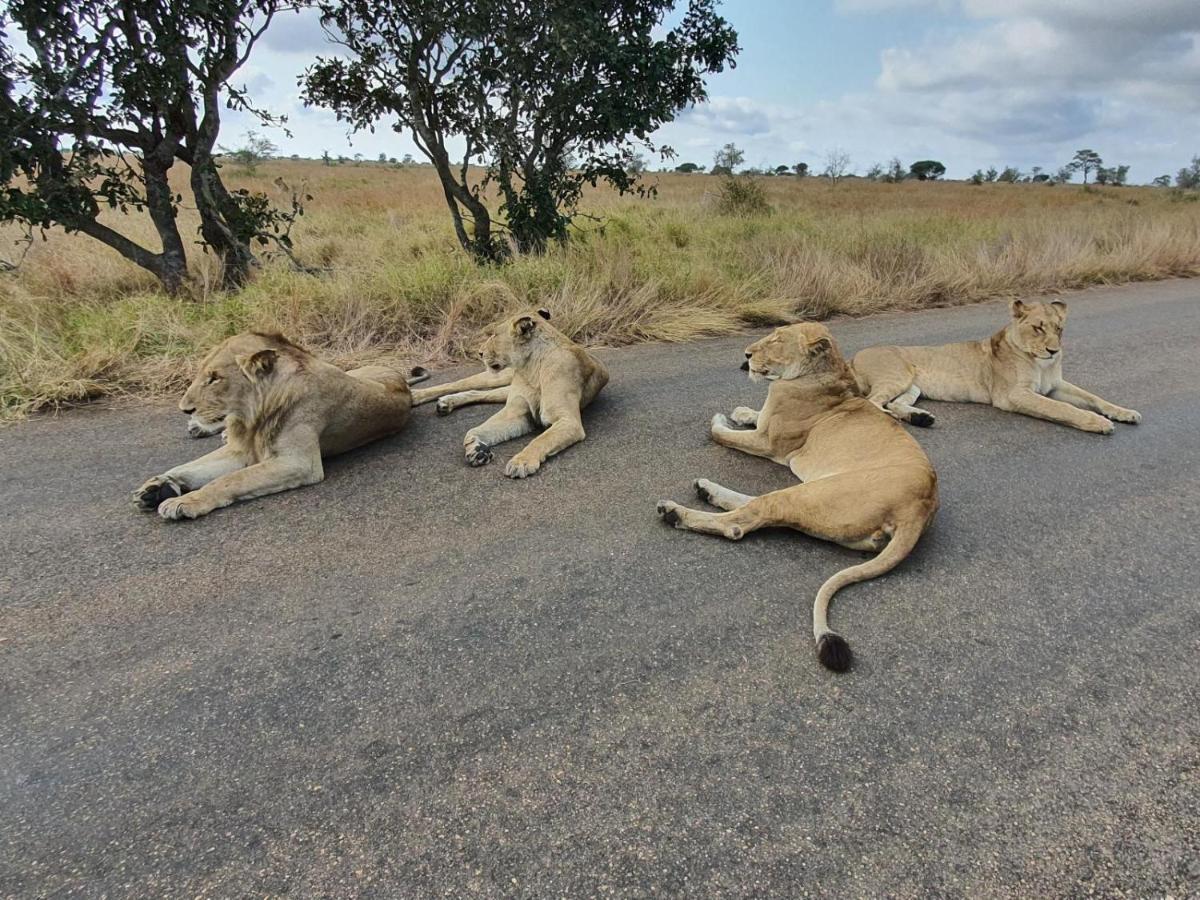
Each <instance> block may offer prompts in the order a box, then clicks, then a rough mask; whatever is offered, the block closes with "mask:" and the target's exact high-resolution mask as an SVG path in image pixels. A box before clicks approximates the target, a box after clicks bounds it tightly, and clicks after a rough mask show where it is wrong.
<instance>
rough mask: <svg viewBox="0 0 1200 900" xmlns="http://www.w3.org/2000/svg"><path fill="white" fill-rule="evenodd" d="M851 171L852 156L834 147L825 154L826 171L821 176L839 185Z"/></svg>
mask: <svg viewBox="0 0 1200 900" xmlns="http://www.w3.org/2000/svg"><path fill="white" fill-rule="evenodd" d="M849 171H850V154H849V153H847V152H846V151H845V150H843V149H841V148H840V147H834V148H833V149H832V150H830V151H829V152H828V153H826V154H825V171H824V172H822V173H821V174H822V175H824V176H825V177H826V178H828V179H829V180H830V181H832V182H833V183H834V184H837V183H838V182H839V181H840V180H841V179H843V178H845V177H846V175H847V173H849Z"/></svg>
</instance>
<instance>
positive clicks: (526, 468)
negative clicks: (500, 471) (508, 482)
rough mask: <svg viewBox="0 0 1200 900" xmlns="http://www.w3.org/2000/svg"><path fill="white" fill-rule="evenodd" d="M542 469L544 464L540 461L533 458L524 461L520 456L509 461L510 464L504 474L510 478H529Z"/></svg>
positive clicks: (505, 468)
mask: <svg viewBox="0 0 1200 900" xmlns="http://www.w3.org/2000/svg"><path fill="white" fill-rule="evenodd" d="M541 467H542V464H541V462H540V461H539V460H537V459H532V458H525V459H522V458H521V456H520V455H519V454H518V455H517V456H514V457H513V458H512V459H510V460H509V461H508V464H507V465H506V466H505V467H504V474H505V475H507V476H508V477H509V478H528V477H529V476H530V475H532V474H534V473H535V472H537V470H538V469H540V468H541Z"/></svg>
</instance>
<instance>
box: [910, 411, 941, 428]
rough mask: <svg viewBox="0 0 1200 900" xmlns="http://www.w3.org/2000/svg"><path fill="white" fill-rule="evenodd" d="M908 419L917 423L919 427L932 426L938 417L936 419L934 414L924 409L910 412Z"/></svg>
mask: <svg viewBox="0 0 1200 900" xmlns="http://www.w3.org/2000/svg"><path fill="white" fill-rule="evenodd" d="M908 421H909V423H910V424H912V425H916V426H917V427H918V428H932V427H933V423H934V422H935V421H936V419H934V417H933V416H932V415H930V414H929V413H927V412H925V411H924V410H918V411H917V412H915V413H909V414H908Z"/></svg>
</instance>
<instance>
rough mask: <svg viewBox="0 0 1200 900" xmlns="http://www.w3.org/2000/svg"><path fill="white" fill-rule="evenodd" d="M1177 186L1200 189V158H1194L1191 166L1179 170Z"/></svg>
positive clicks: (1176, 177) (1176, 179) (1176, 178)
mask: <svg viewBox="0 0 1200 900" xmlns="http://www.w3.org/2000/svg"><path fill="white" fill-rule="evenodd" d="M1175 184H1176V186H1178V187H1181V188H1200V156H1193V157H1192V163H1191V165H1189V166H1184V167H1183V168H1182V169H1180V170H1179V174H1177V175H1176V176H1175Z"/></svg>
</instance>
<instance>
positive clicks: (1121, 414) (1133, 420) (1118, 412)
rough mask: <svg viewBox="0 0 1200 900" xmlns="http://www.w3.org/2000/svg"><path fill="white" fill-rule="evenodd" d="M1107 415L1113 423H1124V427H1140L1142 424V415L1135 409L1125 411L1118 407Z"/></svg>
mask: <svg viewBox="0 0 1200 900" xmlns="http://www.w3.org/2000/svg"><path fill="white" fill-rule="evenodd" d="M1107 415H1108V417H1109V418H1110V419H1112V420H1113V421H1114V422H1124V423H1125V424H1126V425H1140V424H1141V422H1142V414H1141V413H1140V412H1138V411H1137V410H1136V409H1125V408H1124V407H1120V406H1118V407H1116V408H1115V409H1113V410H1112V411H1111V412H1109V413H1108V414H1107Z"/></svg>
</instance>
